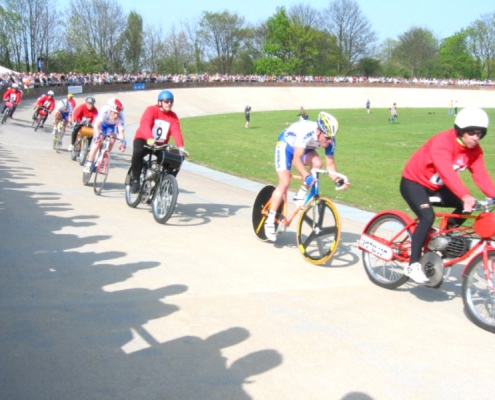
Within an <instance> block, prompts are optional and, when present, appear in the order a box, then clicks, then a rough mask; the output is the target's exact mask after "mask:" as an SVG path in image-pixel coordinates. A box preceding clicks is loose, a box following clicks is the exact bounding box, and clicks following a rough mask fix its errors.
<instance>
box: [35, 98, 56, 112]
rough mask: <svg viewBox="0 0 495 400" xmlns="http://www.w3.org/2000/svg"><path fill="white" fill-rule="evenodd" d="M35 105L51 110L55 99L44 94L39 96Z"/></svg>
mask: <svg viewBox="0 0 495 400" xmlns="http://www.w3.org/2000/svg"><path fill="white" fill-rule="evenodd" d="M36 105H37V106H38V107H45V108H46V109H48V110H49V111H50V112H52V111H53V110H54V109H55V100H54V99H53V97H50V96H48V95H47V94H44V95H43V96H41V97H40V98H39V99H38V101H37V102H36Z"/></svg>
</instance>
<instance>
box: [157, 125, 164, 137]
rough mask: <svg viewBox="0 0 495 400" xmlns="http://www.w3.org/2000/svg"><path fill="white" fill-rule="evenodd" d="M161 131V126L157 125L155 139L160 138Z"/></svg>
mask: <svg viewBox="0 0 495 400" xmlns="http://www.w3.org/2000/svg"><path fill="white" fill-rule="evenodd" d="M162 133H163V129H162V128H161V127H159V128H158V129H157V130H156V139H157V140H158V139H160V138H161V137H162Z"/></svg>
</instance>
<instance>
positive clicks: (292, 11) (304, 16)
mask: <svg viewBox="0 0 495 400" xmlns="http://www.w3.org/2000/svg"><path fill="white" fill-rule="evenodd" d="M287 16H288V17H289V20H290V21H291V22H292V23H293V24H295V25H298V26H302V27H309V28H313V29H318V27H319V26H320V25H321V23H322V19H321V16H320V13H319V11H318V10H317V9H316V8H313V7H311V6H310V5H309V4H302V3H301V4H294V5H293V6H292V7H291V8H289V9H288V10H287Z"/></svg>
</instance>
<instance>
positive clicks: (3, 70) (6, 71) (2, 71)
mask: <svg viewBox="0 0 495 400" xmlns="http://www.w3.org/2000/svg"><path fill="white" fill-rule="evenodd" d="M0 74H19V72H15V71H12V70H11V69H8V68H5V67H2V66H1V65H0Z"/></svg>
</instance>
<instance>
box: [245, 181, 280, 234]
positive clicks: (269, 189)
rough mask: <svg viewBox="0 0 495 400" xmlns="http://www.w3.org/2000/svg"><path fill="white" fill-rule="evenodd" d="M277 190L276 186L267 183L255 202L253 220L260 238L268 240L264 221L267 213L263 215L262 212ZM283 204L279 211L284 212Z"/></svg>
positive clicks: (276, 226)
mask: <svg viewBox="0 0 495 400" xmlns="http://www.w3.org/2000/svg"><path fill="white" fill-rule="evenodd" d="M274 190H275V186H273V185H267V186H265V187H264V188H263V189H261V190H260V192H259V193H258V195H257V196H256V199H255V200H254V204H253V213H252V222H253V230H254V233H255V234H256V236H258V239H260V240H262V241H263V242H266V241H267V240H268V238H267V237H266V235H265V229H264V223H265V220H266V215H263V214H262V213H261V212H262V210H263V208H264V207H265V204H267V203H268V202H269V201H270V199H271V197H272V194H273V191H274ZM282 208H283V205H280V207H279V209H278V212H279V213H281V212H282ZM277 229H278V223H277V222H275V230H277Z"/></svg>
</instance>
